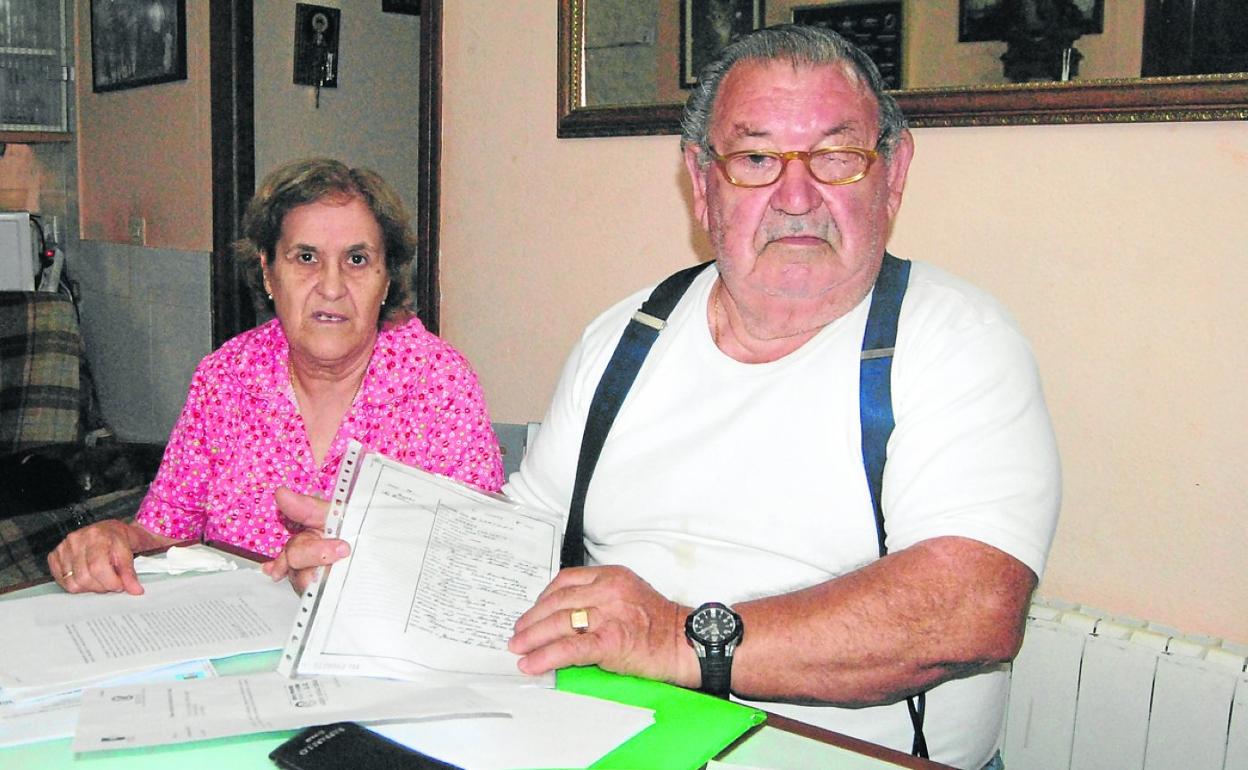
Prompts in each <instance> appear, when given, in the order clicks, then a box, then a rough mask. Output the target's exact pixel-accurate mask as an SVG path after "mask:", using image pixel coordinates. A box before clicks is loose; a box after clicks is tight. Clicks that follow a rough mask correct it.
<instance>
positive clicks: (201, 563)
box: [134, 545, 238, 575]
mask: <svg viewBox="0 0 1248 770" xmlns="http://www.w3.org/2000/svg"><path fill="white" fill-rule="evenodd" d="M232 569H238V564H236V563H235V562H234V560H233V559H230V558H228V557H226V556H224V555H222V554H221V553H218V552H217V551H214V550H212V549H210V548H206V547H204V546H202V545H188V546H176V545H175V546H174V547H172V548H170V549H169V550H167V551H165V552H164V553H161V554H156V555H155V556H136V557H134V571H135V572H137V573H138V574H140V575H153V574H158V573H162V574H168V575H181V574H183V573H184V572H228V571H229V570H232Z"/></svg>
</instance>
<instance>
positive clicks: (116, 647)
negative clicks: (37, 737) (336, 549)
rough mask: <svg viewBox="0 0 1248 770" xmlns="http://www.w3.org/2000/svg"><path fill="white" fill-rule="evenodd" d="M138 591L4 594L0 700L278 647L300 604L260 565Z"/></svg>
mask: <svg viewBox="0 0 1248 770" xmlns="http://www.w3.org/2000/svg"><path fill="white" fill-rule="evenodd" d="M145 589H146V593H144V594H143V595H141V596H130V595H129V594H78V595H70V594H50V595H43V596H35V597H31V598H27V599H13V600H10V601H6V602H4V618H5V622H4V624H3V625H2V626H0V650H4V655H3V656H0V699H3V700H8V701H15V700H23V699H29V698H34V697H38V696H42V695H51V694H55V693H59V692H65V691H72V690H76V689H81V688H83V687H87V686H90V685H97V684H99V683H101V682H104V681H106V680H108V679H112V678H114V677H116V676H119V675H121V674H128V673H134V672H139V671H151V670H153V669H156V668H160V667H162V666H169V665H173V664H175V663H183V662H186V661H191V660H203V659H205V658H219V657H224V656H227V655H237V654H239V653H244V652H254V651H258V650H271V649H275V648H277V647H280V646H281V645H282V643H283V641H284V640H285V637H286V629H288V628H289V627H290V623H291V619H292V618H293V617H294V613H295V611H296V608H297V607H298V597H296V596H295V595H294V594H292V593H291V591H290V588H289V586H286V585H285V584H281V583H274V582H273V581H271V580H270V579H269V578H268V577H267V576H266V575H264V574H263V573H261V572H259V571H256V570H250V569H247V570H238V571H234V572H222V573H217V574H211V575H198V576H195V577H190V578H182V579H180V580H166V581H159V582H152V583H150V584H149V585H147V586H145Z"/></svg>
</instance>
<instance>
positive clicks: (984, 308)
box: [505, 263, 1061, 768]
mask: <svg viewBox="0 0 1248 770" xmlns="http://www.w3.org/2000/svg"><path fill="white" fill-rule="evenodd" d="M716 275H717V274H716V271H715V268H714V267H711V268H709V269H707V270H705V271H704V272H703V273H702V274H700V275H699V276H698V277H697V278H696V279H695V281H694V283H693V284H692V286H691V287H690V289H689V291H688V292H687V293H686V295H685V297H684V298H683V299H682V301H681V302H680V304H679V305H677V307H676V308H675V309H674V311H673V312H672V314H671V317H670V318H669V321H668V326H667V328H666V329H665V330H664V331H663V332H662V333H661V334H660V335H659V337H658V340H657V341H656V343H655V345H654V347H653V348H652V349H651V351H650V354H649V356H648V357H647V359H646V361H645V364H644V365H643V367H642V369H641V371H640V373H639V374H638V376H637V380H636V382H635V383H634V384H633V387H632V389H631V391H630V392H629V395H628V397H627V399H626V400H625V402H624V404H623V406H622V408H621V410H620V412H619V415H618V416H617V417H616V420H615V423H614V425H613V427H612V428H611V432H610V434H609V437H608V439H607V442H606V445H605V447H604V448H603V452H602V456H601V459H600V460H599V463H598V467H597V470H596V472H595V474H594V478H593V481H592V483H591V484H590V487H589V493H588V497H587V499H586V505H585V540H586V547H587V550H588V554H589V563H591V564H594V563H597V564H621V565H625V566H627V567H629V568H631V569H632V570H633V571H635V572H636V573H637V574H638V575H640V576H641V577H642V578H643V579H645V580H646V581H648V582H649V583H650V584H651V585H652V586H654V588H655V589H656V590H658V591H659V592H660V593H662V594H663V595H664V596H666V597H668V598H669V599H672V600H674V601H677V602H679V603H681V604H685V605H689V606H697V605H698V604H701V603H702V602H705V601H721V602H724V603H727V604H729V605H731V604H733V603H737V602H743V601H746V600H749V599H756V598H760V597H766V596H773V595H776V594H782V593H786V592H789V591H794V590H797V589H801V588H805V587H808V586H811V585H814V584H817V583H821V582H824V581H827V580H830V579H833V578H836V577H837V576H840V575H843V574H845V573H847V572H851V571H853V570H855V569H858V568H859V567H862V566H863V565H865V564H868V563H870V562H872V561H874V560H875V559H876V558H877V556H878V545H877V541H876V530H875V519H874V513H873V510H872V505H871V497H870V492H869V491H868V488H867V482H866V476H865V474H864V471H863V465H862V449H861V433H860V426H859V401H858V376H859V353H860V349H861V345H862V336H863V330H864V327H865V325H866V317H867V310H868V307H869V304H870V297H867V298H866V299H864V300H863V302H862V303H860V304H859V306H858V307H856V308H855V309H854V310H853V311H851V312H850V313H848V314H846V315H845V316H843V317H841V318H840V319H838V320H836V321H835V322H833V323H832V324H830V325H829V326H827V327H826V328H824V329H823V330H822V331H820V332H819V334H817V335H816V336H815V337H814V338H813V339H811V340H810V341H809V342H807V343H806V344H805V345H803V346H802V347H801V348H800V349H798V350H797V351H795V352H793V353H791V354H789V355H788V356H785V357H784V358H782V359H780V360H779V361H775V362H772V363H767V364H742V363H740V362H737V361H735V360H733V359H731V358H729V357H728V356H726V355H724V354H723V353H722V352H721V351H720V350H719V349H718V348H717V347H716V346H715V344H714V342H713V341H712V339H711V334H710V330H709V328H708V325H707V322H706V312H707V302H708V298H709V293H710V289H711V286H712V284H713V282H714V279H715V277H716ZM648 294H649V289H647V290H645V291H642V292H639V293H637V294H635V295H633V296H632V297H629V298H628V299H627V300H625V301H624V302H621V303H620V304H618V305H616V306H615V307H614V308H612V309H611V310H609V311H608V312H606V313H605V314H603V315H602V316H601V317H599V318H598V319H597V320H596V321H594V322H593V323H592V324H591V325H590V326H589V327H588V328H587V330H586V331H585V333H584V335H583V336H582V339H581V341H580V343H579V344H578V346H577V347H576V349H575V350H574V351H573V353H572V355H571V357H570V358H569V359H568V362H567V364H566V366H565V368H564V371H563V375H562V378H561V380H560V382H559V385H558V387H557V389H556V391H555V396H554V399H553V401H552V403H551V406H550V410H549V412H548V413H547V414H546V416H545V419H544V420H543V423H542V427H541V430H540V431H539V433H538V435H537V438H536V439H535V441H534V442H533V445H532V447H530V450H529V452H528V454H527V455H526V457H525V459H524V462H523V464H522V466H521V469H520V471H519V472H518V473H516V474H514V475H513V476H512V478H511V481H510V483H509V485H508V487H507V489H506V490H505V491H506V492H507V494H509V495H510V496H512V497H515V498H517V499H519V500H522V501H524V502H527V503H530V504H533V505H538V506H541V507H544V508H548V509H551V510H556V511H563V512H564V513H565V514H566V512H567V510H568V506H569V501H570V499H571V495H572V485H573V479H574V475H575V471H576V462H577V453H578V451H579V448H580V442H581V437H582V433H583V431H584V427H585V418H586V415H587V413H588V409H589V404H590V401H591V400H592V398H593V394H594V390H595V388H596V387H597V384H598V380H599V378H600V377H601V375H602V372H603V370H604V369H605V368H606V365H607V362H608V360H609V359H610V357H611V354H612V352H613V351H614V349H615V346H616V343H617V342H618V340H619V338H620V336H621V334H622V333H623V329H624V327H625V325H626V324H627V322H628V319H629V318H630V317H631V316H632V314H633V312H634V311H635V310H636V309H637V308H638V307H639V306H640V305H641V302H642V301H643V300H644V299H645V297H646V296H648ZM892 393H893V412H894V417H895V419H896V428H895V429H894V431H893V434H892V437H891V438H890V440H889V444H888V460H887V463H886V465H885V471H884V484H883V507H884V511H885V529H886V531H887V545H888V550H889V551H890V552H896V551H899V550H901V549H903V548H906V547H907V546H910V545H913V544H915V543H918V542H919V541H921V540H926V539H929V538H934V537H942V536H951V535H952V536H960V537H966V538H972V539H975V540H979V541H982V542H984V543H987V544H989V545H991V546H994V547H996V548H998V549H1000V550H1002V551H1005V552H1006V553H1009V554H1011V555H1013V556H1014V557H1015V558H1017V559H1019V560H1020V561H1022V562H1023V563H1024V564H1026V565H1027V566H1028V567H1030V568H1031V569H1032V570H1033V571H1034V572H1035V573H1036V574H1037V575H1040V574H1042V572H1043V569H1044V562H1045V558H1046V555H1047V553H1048V548H1049V544H1050V542H1051V540H1052V537H1053V530H1054V528H1055V526H1056V520H1057V511H1058V506H1059V498H1060V487H1061V481H1060V472H1059V466H1058V457H1057V449H1056V444H1055V440H1054V436H1053V432H1052V428H1051V426H1050V422H1049V416H1048V412H1047V410H1046V408H1045V405H1044V400H1043V396H1042V393H1041V388H1040V380H1039V376H1038V373H1037V371H1036V366H1035V362H1034V360H1033V357H1032V354H1031V350H1030V347H1029V345H1028V343H1027V341H1026V340H1025V339H1024V338H1023V336H1022V334H1021V333H1020V332H1019V330H1018V328H1017V327H1016V325H1015V324H1014V322H1013V321H1012V320H1011V319H1010V318H1009V316H1008V314H1007V313H1005V311H1004V310H1003V309H1002V308H1001V307H1000V306H999V305H998V304H997V303H996V302H995V301H994V300H992V299H991V298H990V297H988V296H987V295H985V294H984V293H983V292H981V291H979V290H977V289H975V288H974V287H972V286H970V285H968V284H966V283H965V282H963V281H961V280H959V279H957V278H954V277H953V276H951V275H949V274H947V273H945V272H943V271H941V270H939V269H937V268H935V267H932V266H930V265H924V264H920V263H915V264H914V265H913V267H912V269H911V275H910V284H909V288H908V290H907V293H906V297H905V301H904V303H903V306H902V311H901V318H900V324H899V330H898V337H897V352H896V355H895V357H894V360H893V369H892ZM743 643H745V644H748V643H749V629H748V628H746V636H745V641H744V642H743ZM832 654H835V653H834V651H832ZM1007 683H1008V679H1007V674H1006V672H1005V671H1004V670H1001V671H994V672H990V673H986V674H980V675H978V676H974V677H969V678H966V679H960V680H953V681H950V682H947V683H945V684H942V685H940V686H939V687H937V688H935V689H933V690H932V691H930V692H929V693H928V695H927V709H926V710H927V716H926V723H925V724H926V726H925V730H924V732H925V735H926V737H927V741H928V746H929V749H930V751H931V756H932V758H933V759H937V760H939V761H942V762H947V763H949V764H952V765H954V766H956V767H974V768H979V767H980V766H981V765H982V764H983V763H984V762H986V761H987V760H988V759H989V758H990V756H991V754H992V752H993V750H994V749H995V746H996V742H997V739H998V737H999V734H1000V727H1001V718H1002V714H1003V710H1004V704H1005V695H1006V686H1007ZM758 705H760V706H762V707H763V708H766V709H768V710H770V711H774V712H776V713H780V714H784V715H786V716H790V717H793V718H795V719H799V720H802V721H804V722H809V723H812V724H816V725H820V726H823V727H826V728H828V729H832V730H836V731H838V732H843V733H846V734H849V735H853V736H856V737H860V738H862V739H865V740H868V741H872V742H875V743H880V744H883V745H886V746H891V747H893V748H896V749H898V750H901V751H906V752H908V751H909V750H910V744H911V740H912V736H913V729H912V726H911V722H910V718H909V715H908V713H907V710H906V705H905V703H904V702H900V703H896V704H893V705H890V706H881V707H874V708H864V709H842V708H834V707H810V706H794V705H788V704H781V703H762V704H758Z"/></svg>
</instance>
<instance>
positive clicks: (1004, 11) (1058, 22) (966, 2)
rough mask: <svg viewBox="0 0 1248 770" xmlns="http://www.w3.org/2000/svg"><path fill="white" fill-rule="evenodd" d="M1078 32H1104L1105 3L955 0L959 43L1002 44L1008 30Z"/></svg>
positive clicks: (1097, 0) (1084, 0)
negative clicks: (1071, 28) (1070, 29)
mask: <svg viewBox="0 0 1248 770" xmlns="http://www.w3.org/2000/svg"><path fill="white" fill-rule="evenodd" d="M1053 26H1062V27H1069V26H1074V27H1076V28H1077V29H1079V33H1080V34H1081V35H1096V34H1100V33H1101V32H1103V31H1104V29H1105V0H958V42H959V43H974V42H979V41H983V40H1005V39H1006V38H1008V37H1009V31H1010V29H1011V28H1014V29H1023V30H1029V29H1030V30H1044V29H1046V28H1049V27H1053Z"/></svg>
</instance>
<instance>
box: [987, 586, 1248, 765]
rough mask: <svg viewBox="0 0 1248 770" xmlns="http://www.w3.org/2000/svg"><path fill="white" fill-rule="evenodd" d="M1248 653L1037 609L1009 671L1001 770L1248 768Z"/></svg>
mask: <svg viewBox="0 0 1248 770" xmlns="http://www.w3.org/2000/svg"><path fill="white" fill-rule="evenodd" d="M1246 657H1248V647H1244V646H1241V645H1235V644H1230V643H1225V642H1222V641H1220V640H1217V639H1210V638H1204V637H1191V636H1184V635H1182V634H1179V633H1178V632H1175V631H1173V630H1171V629H1165V628H1161V627H1158V626H1156V625H1153V624H1149V623H1146V622H1143V621H1136V620H1131V619H1126V618H1119V617H1113V616H1109V615H1107V614H1106V613H1102V612H1099V611H1097V610H1093V609H1090V608H1087V607H1079V606H1077V605H1070V604H1066V603H1062V602H1057V601H1047V602H1046V601H1044V600H1039V599H1038V600H1037V602H1036V603H1035V604H1033V605H1032V608H1031V612H1030V615H1029V618H1028V621H1027V634H1026V637H1025V638H1024V641H1023V648H1022V650H1021V651H1020V652H1019V654H1018V657H1017V658H1016V659H1015V661H1014V664H1013V672H1012V674H1011V683H1010V702H1009V709H1008V711H1007V713H1006V724H1005V743H1004V748H1003V749H1002V755H1003V757H1004V759H1005V764H1006V767H1007V768H1008V770H1107V769H1112V770H1248V673H1246V672H1245V662H1246V661H1245V658H1246Z"/></svg>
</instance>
